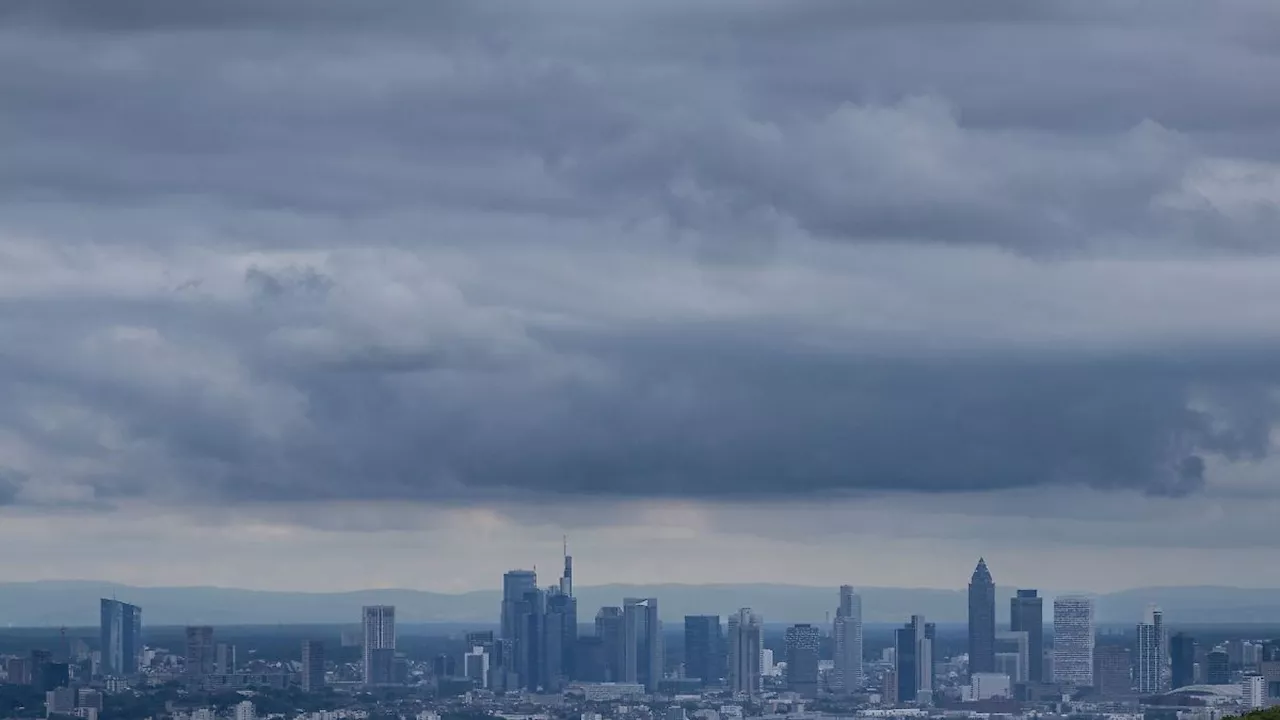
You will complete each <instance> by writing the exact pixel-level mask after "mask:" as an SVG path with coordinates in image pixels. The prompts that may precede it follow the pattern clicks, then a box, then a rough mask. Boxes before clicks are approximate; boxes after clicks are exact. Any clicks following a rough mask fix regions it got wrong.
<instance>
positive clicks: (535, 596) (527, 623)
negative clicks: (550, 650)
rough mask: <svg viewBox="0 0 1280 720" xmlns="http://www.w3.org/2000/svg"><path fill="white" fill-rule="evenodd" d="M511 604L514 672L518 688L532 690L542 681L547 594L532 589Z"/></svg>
mask: <svg viewBox="0 0 1280 720" xmlns="http://www.w3.org/2000/svg"><path fill="white" fill-rule="evenodd" d="M515 607H516V631H515V641H514V649H515V656H516V657H515V672H516V674H517V676H518V677H519V679H520V686H521V687H523V688H524V689H526V690H530V691H536V690H538V689H539V688H541V687H543V685H544V682H545V681H546V670H547V668H546V660H547V652H546V637H547V627H546V619H547V595H546V593H545V592H543V591H542V590H540V589H538V588H534V589H532V590H529V591H527V592H525V594H524V598H523V599H522V600H521V601H520V602H519V603H517V604H516V606H515Z"/></svg>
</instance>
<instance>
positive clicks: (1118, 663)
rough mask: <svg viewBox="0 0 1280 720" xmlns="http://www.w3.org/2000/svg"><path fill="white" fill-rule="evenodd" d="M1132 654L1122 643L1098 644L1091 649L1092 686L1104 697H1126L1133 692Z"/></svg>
mask: <svg viewBox="0 0 1280 720" xmlns="http://www.w3.org/2000/svg"><path fill="white" fill-rule="evenodd" d="M1131 658H1132V656H1131V655H1130V653H1129V648H1127V647H1124V646H1123V645H1098V646H1097V647H1095V648H1094V650H1093V687H1094V689H1095V690H1096V691H1097V693H1098V694H1099V695H1101V696H1102V697H1104V698H1108V699H1114V698H1121V697H1126V696H1128V695H1130V694H1132V692H1133V680H1132V679H1131V675H1130V666H1131V664H1132V663H1131Z"/></svg>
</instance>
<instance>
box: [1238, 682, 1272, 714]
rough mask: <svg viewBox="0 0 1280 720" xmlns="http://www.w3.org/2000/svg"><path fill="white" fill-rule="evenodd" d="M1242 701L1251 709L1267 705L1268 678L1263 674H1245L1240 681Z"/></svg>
mask: <svg viewBox="0 0 1280 720" xmlns="http://www.w3.org/2000/svg"><path fill="white" fill-rule="evenodd" d="M1240 702H1241V704H1242V705H1244V706H1245V707H1247V708H1249V709H1251V710H1257V709H1258V708H1264V707H1266V706H1267V679H1266V678H1264V677H1262V676H1261V675H1245V676H1244V679H1243V680H1241V681H1240Z"/></svg>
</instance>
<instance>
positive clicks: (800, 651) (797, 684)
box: [786, 623, 821, 698]
mask: <svg viewBox="0 0 1280 720" xmlns="http://www.w3.org/2000/svg"><path fill="white" fill-rule="evenodd" d="M820 638H821V634H820V633H819V632H818V628H817V627H815V626H813V625H809V624H807V623H802V624H799V625H792V626H791V627H789V628H787V634H786V651H787V689H788V690H790V691H791V692H794V693H797V694H799V695H800V696H801V697H810V698H811V697H817V696H818V647H819V644H820V643H821V639H820Z"/></svg>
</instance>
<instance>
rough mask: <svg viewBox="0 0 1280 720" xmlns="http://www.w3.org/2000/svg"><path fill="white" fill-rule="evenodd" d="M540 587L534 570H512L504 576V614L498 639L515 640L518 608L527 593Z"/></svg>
mask: <svg viewBox="0 0 1280 720" xmlns="http://www.w3.org/2000/svg"><path fill="white" fill-rule="evenodd" d="M537 587H538V574H537V573H535V572H534V571H532V570H510V571H508V572H507V573H506V574H505V575H503V576H502V613H501V616H500V627H499V631H498V637H500V638H502V639H504V640H515V638H516V631H517V627H516V626H517V623H518V622H519V620H518V619H517V617H516V613H517V609H516V606H517V605H518V604H519V603H521V602H523V601H524V595H525V593H527V592H529V591H530V590H534V589H536V588H537Z"/></svg>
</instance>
